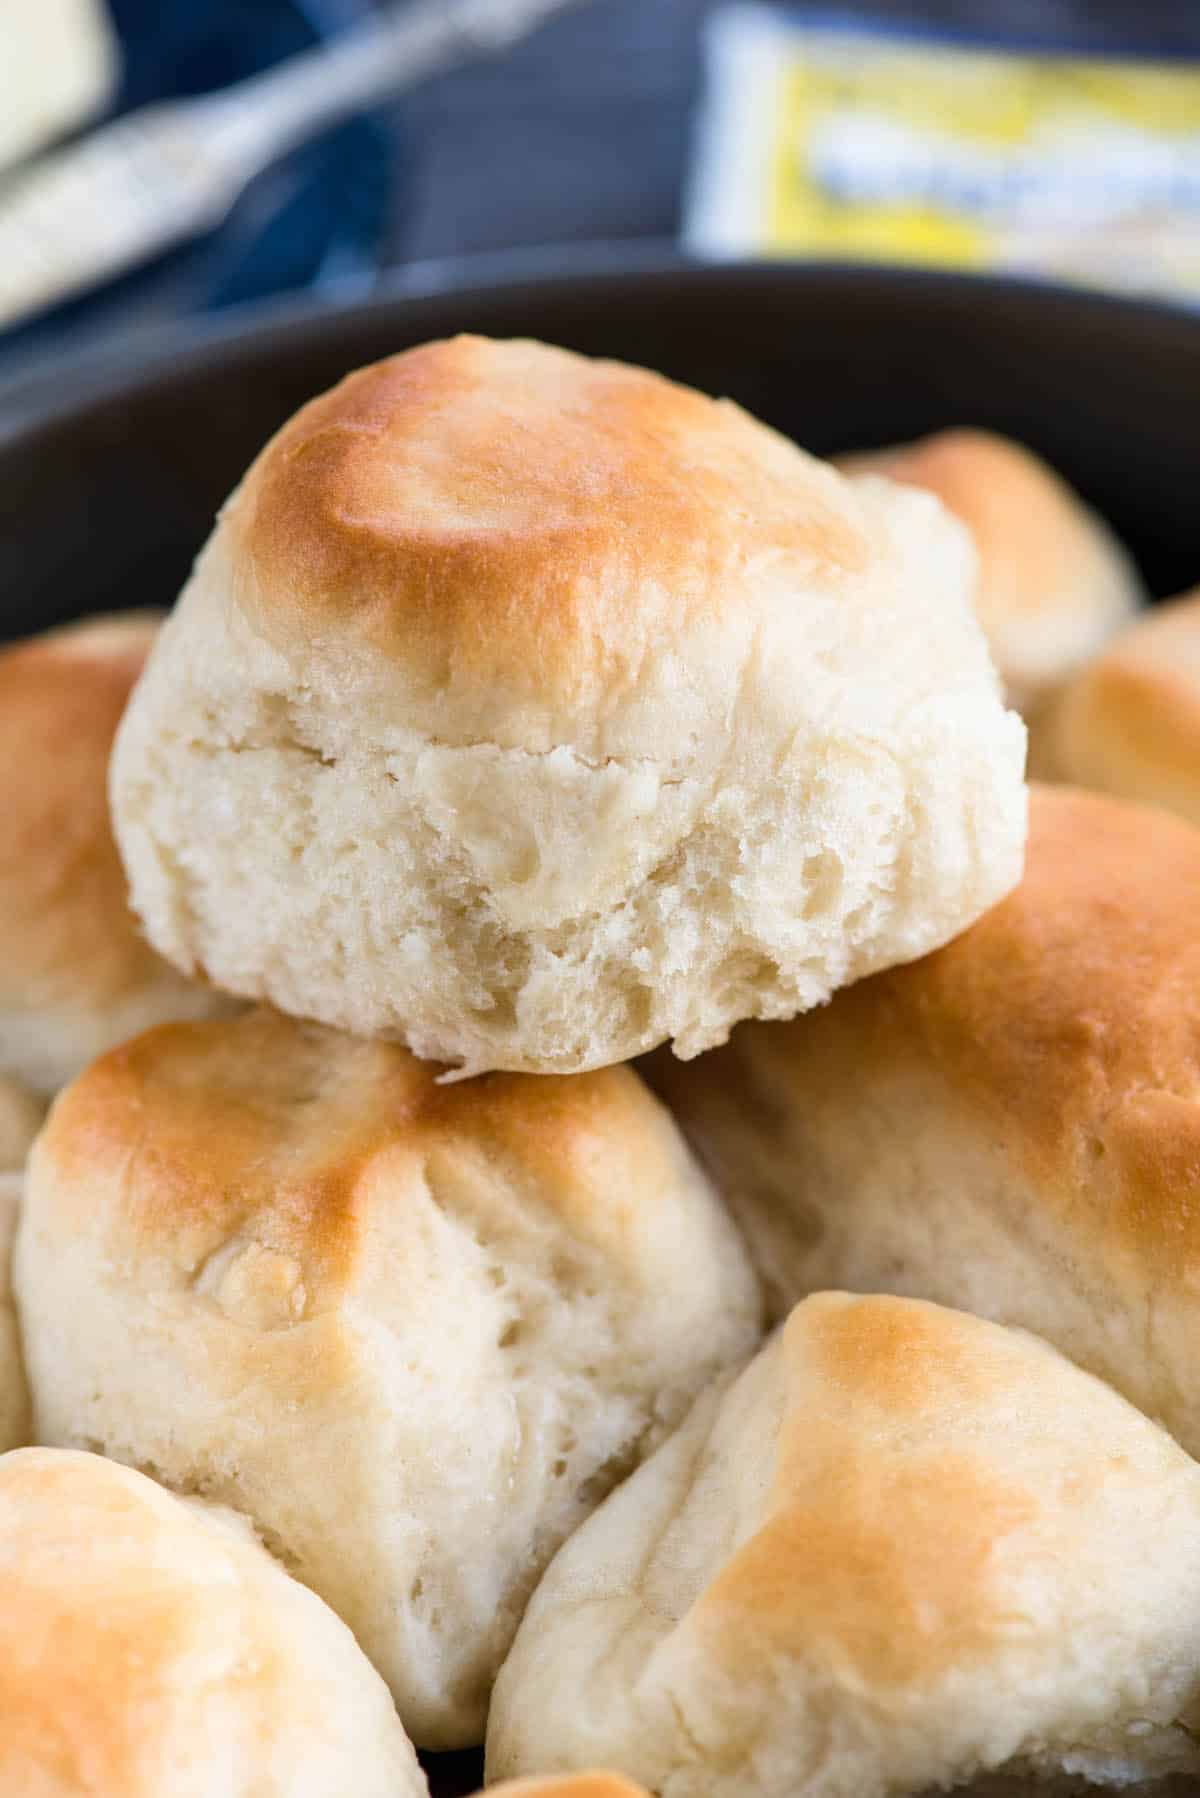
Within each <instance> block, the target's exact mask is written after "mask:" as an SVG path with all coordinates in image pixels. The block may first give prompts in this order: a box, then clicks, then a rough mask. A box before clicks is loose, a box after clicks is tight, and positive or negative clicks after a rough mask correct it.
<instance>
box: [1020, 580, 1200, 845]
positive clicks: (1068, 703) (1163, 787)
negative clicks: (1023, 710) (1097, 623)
mask: <svg viewBox="0 0 1200 1798" xmlns="http://www.w3.org/2000/svg"><path fill="white" fill-rule="evenodd" d="M1038 772H1039V773H1040V774H1042V775H1043V776H1044V777H1045V778H1046V779H1047V780H1061V781H1070V782H1072V783H1074V784H1075V785H1077V786H1081V787H1092V788H1094V789H1096V790H1097V791H1099V792H1102V793H1112V794H1114V795H1116V796H1117V797H1118V798H1122V799H1133V800H1138V801H1140V802H1141V803H1143V804H1146V805H1158V806H1162V807H1163V809H1164V810H1166V811H1170V812H1176V813H1178V814H1179V816H1180V817H1183V818H1187V819H1188V820H1189V821H1190V822H1191V823H1192V824H1200V590H1197V591H1196V592H1194V593H1191V594H1185V595H1184V596H1183V597H1182V598H1181V599H1176V600H1173V601H1172V602H1171V603H1170V604H1168V605H1164V606H1156V607H1155V608H1154V610H1153V611H1152V612H1149V613H1148V614H1147V616H1146V617H1145V618H1143V619H1140V620H1139V621H1138V623H1137V624H1135V625H1132V626H1130V628H1129V629H1128V630H1125V631H1122V632H1121V634H1120V636H1118V637H1115V638H1114V639H1113V641H1112V642H1111V643H1110V644H1109V645H1108V647H1107V648H1106V649H1105V650H1104V651H1103V653H1102V654H1101V655H1099V656H1097V657H1096V659H1095V660H1094V661H1093V662H1090V663H1089V664H1088V666H1087V667H1086V668H1083V669H1081V670H1080V672H1079V673H1078V674H1077V675H1076V676H1075V678H1074V679H1073V680H1072V681H1070V682H1068V684H1067V686H1066V688H1065V689H1064V690H1063V692H1062V694H1061V696H1060V697H1059V699H1058V700H1057V701H1056V703H1055V705H1054V706H1053V708H1052V709H1051V711H1050V714H1049V716H1048V717H1047V719H1046V721H1045V725H1044V728H1043V729H1042V730H1041V732H1040V733H1039V739H1038Z"/></svg>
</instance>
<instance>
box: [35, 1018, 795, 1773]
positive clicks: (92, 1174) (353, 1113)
mask: <svg viewBox="0 0 1200 1798" xmlns="http://www.w3.org/2000/svg"><path fill="white" fill-rule="evenodd" d="M437 1072H438V1070H437V1068H436V1066H431V1065H429V1064H428V1063H423V1062H418V1061H417V1060H416V1059H415V1058H414V1057H413V1056H412V1055H410V1054H409V1052H408V1051H407V1050H406V1049H403V1048H401V1047H399V1046H398V1045H394V1044H386V1043H371V1042H363V1041H359V1040H356V1039H354V1038H351V1037H348V1036H344V1035H341V1034H339V1033H337V1032H334V1031H331V1030H327V1029H324V1028H322V1027H321V1026H318V1025H311V1024H301V1023H297V1022H295V1021H294V1020H292V1019H289V1018H285V1017H282V1016H280V1015H278V1014H276V1013H272V1012H268V1011H265V1010H264V1011H260V1012H254V1013H248V1014H246V1015H245V1016H243V1017H240V1018H236V1019H231V1020H221V1021H212V1022H208V1023H199V1024H184V1025H175V1026H164V1027H163V1028H161V1029H159V1030H157V1031H152V1032H150V1033H148V1034H147V1035H145V1036H143V1037H140V1038H137V1039H136V1040H135V1041H134V1042H132V1043H129V1044H127V1045H125V1046H124V1047H122V1048H120V1049H117V1050H114V1051H113V1052H112V1053H111V1054H109V1055H108V1056H106V1057H104V1058H102V1059H101V1060H99V1061H97V1062H96V1063H94V1064H93V1066H92V1067H91V1068H90V1069H89V1070H88V1071H87V1072H86V1073H85V1074H84V1075H83V1076H81V1078H80V1079H79V1080H77V1081H76V1082H75V1083H74V1084H73V1085H72V1086H71V1087H69V1088H68V1089H67V1090H66V1091H65V1092H64V1093H62V1094H61V1095H60V1097H59V1099H58V1100H57V1102H56V1103H55V1105H54V1107H53V1109H52V1111H51V1114H50V1118H49V1120H48V1122H47V1124H46V1127H45V1129H44V1130H43V1132H42V1134H41V1136H40V1137H39V1139H38V1141H37V1143H36V1144H35V1146H34V1149H33V1153H32V1155H31V1157H30V1161H29V1164H28V1168H27V1191H26V1203H25V1210H24V1220H23V1224H22V1229H21V1234H20V1240H19V1246H18V1255H17V1285H18V1297H19V1301H20V1304H21V1310H22V1325H23V1331H24V1339H25V1350H26V1358H27V1363H28V1367H29V1372H30V1384H31V1389H32V1391H33V1394H34V1407H35V1418H36V1431H37V1438H38V1440H40V1441H44V1442H52V1443H59V1444H64V1445H70V1446H84V1445H87V1446H91V1447H98V1448H100V1449H101V1450H102V1451H103V1452H104V1453H106V1454H109V1455H112V1456H114V1457H115V1458H116V1459H118V1460H120V1461H124V1462H127V1463H129V1464H131V1465H134V1466H138V1467H142V1468H144V1469H146V1470H147V1471H150V1472H152V1473H153V1474H154V1476H155V1477H156V1478H159V1479H161V1480H162V1481H163V1482H164V1483H165V1484H166V1485H168V1486H170V1487H172V1488H174V1489H176V1490H178V1491H183V1492H195V1493H200V1494H202V1495H203V1496H205V1497H207V1498H211V1499H214V1500H217V1501H219V1502H222V1503H224V1504H227V1505H230V1506H231V1507H233V1508H234V1509H236V1510H239V1511H242V1512H245V1513H246V1514H247V1515H248V1516H249V1517H250V1518H251V1519H252V1520H253V1522H254V1523H255V1525H256V1527H257V1528H258V1529H259V1530H260V1531H261V1533H262V1535H263V1539H264V1541H266V1543H267V1544H268V1546H269V1547H270V1548H271V1549H272V1550H273V1551H274V1552H276V1553H277V1554H278V1555H279V1556H280V1558H281V1559H282V1560H283V1562H284V1564H285V1565H286V1566H287V1567H288V1568H289V1570H290V1571H291V1572H293V1573H295V1574H296V1575H297V1576H298V1577H299V1578H301V1579H303V1580H304V1581H306V1582H307V1583H308V1584H309V1585H311V1586H312V1587H313V1589H314V1590H315V1591H317V1592H319V1593H320V1594H321V1596H322V1597H323V1598H325V1599H326V1600H327V1602H328V1603H329V1604H331V1605H332V1606H333V1608H334V1610H336V1611H337V1612H338V1613H339V1615H340V1616H342V1617H343V1618H344V1619H345V1620H346V1622H347V1623H349V1624H350V1626H351V1628H352V1629H353V1630H354V1632H355V1634H356V1635H357V1637H358V1639H359V1641H360V1643H361V1644H362V1646H363V1647H364V1648H365V1650H366V1651H367V1653H368V1654H369V1655H370V1657H371V1659H372V1660H373V1661H374V1663H375V1665H376V1666H377V1667H378V1668H379V1669H380V1671H381V1672H382V1673H383V1675H384V1677H385V1678H386V1679H387V1680H388V1682H389V1684H390V1685H391V1687H392V1690H393V1692H394V1694H395V1697H396V1701H397V1704H398V1706H399V1709H400V1714H401V1717H402V1719H403V1720H404V1722H405V1724H406V1725H407V1727H408V1729H409V1732H410V1734H412V1735H413V1737H414V1738H415V1739H416V1740H417V1742H418V1743H419V1744H420V1745H421V1746H427V1747H434V1748H449V1747H459V1746H466V1745H469V1744H471V1743H473V1742H478V1741H480V1740H482V1734H483V1723H484V1714H485V1708H486V1704H487V1698H488V1693H489V1691H490V1687H491V1683H492V1679H493V1677H494V1674H495V1671H496V1668H497V1667H498V1665H499V1663H500V1661H501V1659H502V1658H503V1656H504V1654H505V1652H506V1651H507V1648H508V1644H509V1642H510V1640H511V1638H512V1633H513V1631H514V1629H515V1628H516V1625H517V1622H518V1620H519V1618H520V1615H521V1611H522V1609H523V1607H524V1604H525V1601H526V1599H527V1597H528V1594H529V1592H530V1591H531V1589H532V1587H533V1585H534V1583H535V1581H536V1579H537V1577H538V1574H539V1572H540V1570H541V1569H542V1568H543V1567H544V1566H545V1564H546V1562H547V1561H548V1560H549V1558H550V1556H551V1555H552V1554H553V1553H554V1551H555V1549H556V1548H557V1547H558V1545H559V1543H560V1542H562V1541H563V1540H564V1538H565V1537H566V1536H567V1535H569V1534H570V1532H571V1530H572V1529H573V1528H574V1527H575V1526H576V1525H577V1524H578V1523H579V1522H580V1521H581V1520H582V1519H583V1518H584V1517H585V1516H586V1515H587V1514H588V1512H589V1511H590V1510H591V1509H592V1508H594V1506H595V1505H596V1504H597V1503H598V1502H599V1500H600V1499H601V1498H602V1497H603V1495H604V1494H605V1492H606V1491H607V1490H608V1489H609V1488H610V1487H611V1486H613V1485H614V1484H615V1483H616V1481H617V1480H618V1479H619V1478H620V1477H621V1476H622V1475H623V1474H624V1473H625V1472H626V1471H627V1470H628V1469H629V1468H630V1467H631V1466H632V1465H634V1464H635V1463H636V1462H637V1461H638V1459H639V1458H640V1457H641V1456H643V1455H644V1454H645V1453H647V1452H648V1451H649V1450H650V1449H651V1448H652V1447H653V1446H654V1444H655V1443H656V1442H657V1441H658V1440H659V1439H660V1438H661V1437H662V1435H663V1434H664V1433H665V1432H666V1431H667V1430H668V1429H670V1428H672V1427H674V1425H675V1424H676V1423H677V1422H678V1421H679V1419H680V1417H681V1416H682V1415H683V1413H684V1411H685V1410H686V1409H687V1406H688V1405H689V1403H690V1402H691V1400H692V1398H693V1397H694V1396H695V1394H696V1393H697V1392H698V1391H699V1390H700V1389H701V1387H702V1386H703V1385H704V1384H705V1383H706V1382H707V1381H708V1380H709V1379H710V1378H711V1377H713V1375H714V1374H715V1373H716V1372H718V1371H719V1370H720V1369H722V1368H723V1367H725V1366H727V1365H728V1364H730V1363H731V1362H733V1361H734V1360H737V1359H739V1358H741V1357H743V1356H744V1355H746V1354H748V1353H749V1352H750V1351H751V1350H752V1349H753V1347H754V1346H755V1344H756V1342H757V1340H758V1336H759V1315H760V1299H759V1292H758V1287H757V1284H756V1282H755V1279H754V1277H753V1274H752V1272H751V1270H750V1266H749V1262H748V1259H747V1257H746V1254H745V1251H744V1249H743V1247H742V1245H741V1243H740V1240H739V1238H738V1236H737V1234H736V1232H735V1230H734V1227H733V1225H732V1223H731V1222H730V1220H729V1218H728V1216H727V1215H726V1213H725V1211H724V1208H723V1207H722V1206H721V1204H720V1202H719V1200H718V1199H717V1198H716V1195H715V1194H714V1192H713V1190H712V1188H711V1187H710V1185H709V1184H708V1182H707V1180H706V1179H705V1177H704V1176H703V1175H702V1173H701V1172H700V1170H699V1168H698V1166H697V1165H696V1163H695V1162H694V1161H693V1160H692V1158H691V1156H690V1154H689V1153H688V1151H687V1149H686V1147H685V1145H684V1143H683V1140H682V1138H681V1137H680V1135H679V1133H678V1131H677V1130H676V1128H675V1126H674V1124H673V1123H672V1122H671V1119H670V1117H669V1115H668V1114H667V1112H666V1111H665V1110H664V1108H663V1107H662V1106H661V1105H660V1104H659V1103H658V1102H657V1100H655V1099H654V1098H653V1097H652V1095H651V1094H650V1093H649V1092H648V1091H647V1089H646V1088H645V1087H644V1085H643V1084H642V1082H641V1081H640V1080H639V1079H638V1078H637V1076H636V1075H635V1074H633V1073H632V1072H631V1071H630V1070H629V1069H626V1068H614V1069H607V1070H603V1071H601V1072H598V1073H594V1074H587V1075H579V1076H577V1077H575V1078H572V1079H545V1080H540V1079H537V1078H534V1077H532V1076H528V1075H492V1076H486V1077H482V1078H481V1079H479V1080H477V1081H472V1082H461V1083H458V1084H454V1085H450V1086H445V1085H439V1084H438V1081H437V1078H436V1076H437Z"/></svg>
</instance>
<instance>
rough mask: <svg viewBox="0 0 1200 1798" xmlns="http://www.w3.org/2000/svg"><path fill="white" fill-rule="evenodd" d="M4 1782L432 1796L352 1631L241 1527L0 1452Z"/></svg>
mask: <svg viewBox="0 0 1200 1798" xmlns="http://www.w3.org/2000/svg"><path fill="white" fill-rule="evenodd" d="M0 1789H2V1790H3V1791H4V1792H5V1793H11V1794H12V1798H17V1795H18V1794H20V1795H21V1798H35V1795H36V1798H164V1795H165V1794H167V1793H170V1795H171V1798H215V1795H216V1794H218V1793H219V1794H220V1795H221V1798H331V1794H333V1793H347V1794H348V1793H351V1792H352V1793H354V1794H355V1798H425V1795H426V1790H427V1788H426V1784H425V1777H424V1775H423V1774H422V1772H421V1770H420V1768H419V1767H418V1765H417V1760H416V1756H415V1755H414V1753H413V1751H412V1748H411V1746H410V1744H409V1742H408V1740H407V1739H406V1737H405V1734H404V1731H403V1729H402V1728H401V1727H400V1724H399V1722H398V1721H397V1719H396V1714H395V1712H394V1711H393V1709H392V1707H391V1704H390V1702H389V1700H388V1694H387V1689H386V1687H385V1686H384V1684H383V1681H382V1680H381V1679H380V1678H379V1676H378V1674H376V1673H375V1672H374V1671H373V1669H372V1668H371V1666H370V1665H369V1664H368V1662H367V1660H366V1658H365V1657H364V1656H363V1654H362V1653H361V1651H360V1650H359V1649H358V1648H357V1647H356V1646H355V1643H354V1638H353V1637H352V1636H351V1634H350V1632H349V1630H348V1629H346V1628H345V1626H344V1625H343V1624H341V1623H339V1622H338V1620H337V1618H336V1617H335V1616H334V1615H333V1613H332V1611H329V1610H327V1609H326V1607H325V1606H324V1605H323V1604H322V1603H321V1602H320V1600H319V1599H317V1598H314V1597H313V1595H312V1593H311V1592H308V1591H306V1590H305V1588H304V1587H303V1586H301V1585H298V1584H297V1583H296V1582H295V1581H294V1580H291V1579H289V1578H288V1576H287V1574H286V1573H284V1571H283V1570H282V1568H280V1567H278V1566H277V1565H276V1564H275V1562H274V1561H272V1559H271V1557H270V1555H268V1554H267V1552H266V1550H265V1549H264V1548H263V1547H262V1546H261V1544H260V1543H259V1542H258V1541H257V1540H256V1539H255V1536H254V1533H253V1531H252V1530H251V1529H250V1528H249V1526H248V1525H247V1524H245V1523H244V1522H243V1521H242V1520H241V1519H240V1518H237V1517H235V1516H234V1515H233V1514H232V1513H230V1512H227V1511H220V1510H217V1509H216V1508H214V1507H212V1506H208V1505H204V1504H201V1503H197V1502H194V1501H184V1500H181V1499H178V1498H174V1497H173V1496H172V1495H171V1494H170V1493H169V1492H164V1491H163V1490H162V1489H161V1488H160V1487H158V1486H156V1485H155V1484H154V1483H153V1482H152V1481H151V1480H148V1479H145V1478H143V1476H142V1475H141V1474H140V1473H135V1472H133V1471H131V1470H130V1469H129V1468H126V1467H118V1466H116V1465H115V1464H114V1463H113V1462H111V1461H104V1460H101V1459H100V1458H99V1456H97V1455H86V1454H73V1453H66V1452H63V1451H61V1450H58V1449H44V1448H34V1449H23V1450H19V1451H17V1452H15V1453H13V1454H8V1455H4V1456H2V1457H0Z"/></svg>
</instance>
